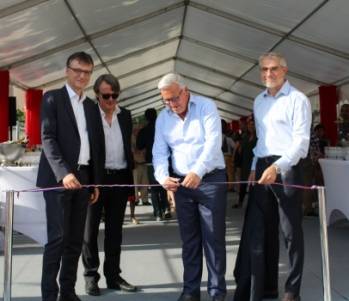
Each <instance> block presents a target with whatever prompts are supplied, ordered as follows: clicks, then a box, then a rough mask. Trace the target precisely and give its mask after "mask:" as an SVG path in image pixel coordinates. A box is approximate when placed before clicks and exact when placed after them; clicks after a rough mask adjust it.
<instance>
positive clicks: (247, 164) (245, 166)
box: [237, 116, 257, 207]
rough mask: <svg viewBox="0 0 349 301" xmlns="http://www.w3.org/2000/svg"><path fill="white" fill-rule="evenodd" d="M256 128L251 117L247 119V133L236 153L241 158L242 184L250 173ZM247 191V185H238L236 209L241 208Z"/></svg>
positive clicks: (255, 140)
mask: <svg viewBox="0 0 349 301" xmlns="http://www.w3.org/2000/svg"><path fill="white" fill-rule="evenodd" d="M256 143H257V137H256V128H255V124H254V120H253V116H251V117H248V118H247V133H246V134H245V135H244V136H243V137H242V140H241V144H239V146H238V149H237V151H238V152H239V153H240V156H241V176H240V180H241V181H242V182H244V181H247V180H248V177H249V175H250V172H251V164H252V160H253V156H254V155H253V149H254V147H255V146H256ZM246 191H247V183H241V184H240V191H239V202H238V207H241V206H242V203H243V201H244V198H245V195H246Z"/></svg>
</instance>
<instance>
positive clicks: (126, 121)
mask: <svg viewBox="0 0 349 301" xmlns="http://www.w3.org/2000/svg"><path fill="white" fill-rule="evenodd" d="M96 107H97V108H98V105H96ZM98 110H99V108H98ZM120 110H121V111H120V113H119V114H117V118H118V122H119V125H120V130H121V135H122V141H123V144H124V152H125V158H126V162H127V167H126V168H127V169H128V174H127V178H125V179H123V181H122V182H123V184H133V174H132V170H133V168H134V160H133V154H132V149H131V136H132V119H131V113H130V111H129V110H127V109H124V108H121V107H120ZM98 116H99V119H98V122H97V123H98V124H97V126H98V127H99V128H100V130H99V131H102V141H103V142H102V147H101V148H102V152H101V154H100V158H102V160H103V167H104V166H105V137H104V130H103V122H102V117H101V114H98ZM128 193H129V195H134V189H133V188H130V189H128Z"/></svg>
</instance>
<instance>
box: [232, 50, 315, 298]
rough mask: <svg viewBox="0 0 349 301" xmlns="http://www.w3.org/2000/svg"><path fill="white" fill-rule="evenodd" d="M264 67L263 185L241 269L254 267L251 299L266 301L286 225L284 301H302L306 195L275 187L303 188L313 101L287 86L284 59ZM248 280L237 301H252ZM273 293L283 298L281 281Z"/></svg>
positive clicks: (260, 113)
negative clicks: (287, 267)
mask: <svg viewBox="0 0 349 301" xmlns="http://www.w3.org/2000/svg"><path fill="white" fill-rule="evenodd" d="M259 66H260V73H261V80H262V82H263V83H264V85H265V86H266V88H267V89H266V90H265V91H264V92H262V93H261V94H259V95H258V96H257V98H256V99H255V102H254V117H255V125H256V133H257V138H258V140H257V145H256V147H255V148H254V150H253V152H254V155H255V156H254V159H253V163H252V168H251V174H250V177H249V180H250V181H251V182H253V181H255V180H257V181H258V184H259V185H254V187H253V189H252V190H253V191H252V193H253V196H254V197H252V198H250V204H249V208H248V211H247V214H246V220H245V227H246V231H245V232H246V233H249V235H250V237H247V240H249V243H250V247H251V249H252V254H250V253H249V252H241V254H242V255H241V256H242V258H241V262H240V264H242V265H241V266H240V267H239V269H240V271H242V270H244V268H243V264H244V263H246V262H249V263H250V262H252V263H251V267H250V269H251V274H252V275H253V277H252V281H251V282H252V283H251V296H250V299H249V300H261V299H262V298H263V294H265V290H266V288H265V285H266V284H268V285H270V284H271V283H270V278H273V277H277V274H278V257H279V248H278V243H277V241H278V237H279V236H278V222H280V228H281V230H282V233H283V236H284V239H285V244H286V248H287V253H288V257H289V262H290V270H289V273H288V277H287V280H286V283H285V294H284V296H283V299H282V300H283V301H299V300H300V287H301V280H302V273H303V262H304V242H303V229H302V217H303V213H302V197H301V190H299V189H296V188H292V187H287V186H280V185H272V184H273V183H275V182H279V183H283V184H285V185H287V184H302V176H301V174H300V173H301V164H302V159H303V158H305V157H306V156H307V153H308V148H309V141H310V125H311V107H310V103H309V101H308V99H307V97H306V96H305V95H304V94H303V93H301V92H300V91H298V90H297V89H296V88H294V87H293V86H291V85H290V83H289V82H288V81H287V79H286V73H287V70H288V69H287V63H286V60H285V58H284V57H283V56H282V55H280V54H278V53H267V54H264V55H262V56H261V57H260V59H259ZM247 229H248V230H247ZM249 231H251V232H249ZM242 240H244V238H242ZM240 247H241V245H240ZM244 256H245V258H244ZM249 256H251V257H252V259H249V258H248V257H249ZM248 277H251V275H248V274H240V275H239V277H238V278H237V284H238V286H237V290H236V294H235V299H234V300H237V301H239V300H244V301H245V300H247V299H246V297H241V296H242V295H243V294H242V290H243V287H244V283H246V279H248ZM276 281H277V278H276ZM268 282H269V283H268ZM273 288H274V289H275V290H276V292H267V293H268V294H271V295H274V296H273V297H277V282H276V283H274V287H273ZM264 297H265V296H264Z"/></svg>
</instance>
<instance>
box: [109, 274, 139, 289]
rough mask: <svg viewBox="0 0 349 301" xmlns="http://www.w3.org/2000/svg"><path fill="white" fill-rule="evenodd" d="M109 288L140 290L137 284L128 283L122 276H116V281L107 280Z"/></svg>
mask: <svg viewBox="0 0 349 301" xmlns="http://www.w3.org/2000/svg"><path fill="white" fill-rule="evenodd" d="M107 288H109V289H113V290H117V291H119V290H121V291H125V292H136V291H137V290H138V288H137V286H134V285H132V284H130V283H128V282H127V281H126V280H125V279H123V278H121V277H120V276H119V277H118V278H116V280H114V281H110V282H109V281H107Z"/></svg>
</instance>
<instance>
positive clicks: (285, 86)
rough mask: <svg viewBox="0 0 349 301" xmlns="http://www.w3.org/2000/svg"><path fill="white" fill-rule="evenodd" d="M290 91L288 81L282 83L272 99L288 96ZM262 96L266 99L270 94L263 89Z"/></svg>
mask: <svg viewBox="0 0 349 301" xmlns="http://www.w3.org/2000/svg"><path fill="white" fill-rule="evenodd" d="M290 89H291V85H290V83H289V81H288V80H286V81H285V82H284V84H283V85H282V87H281V89H280V90H279V91H278V92H277V93H276V95H275V96H274V98H278V97H279V96H281V95H288V94H289V93H290ZM263 96H264V97H268V96H270V94H269V93H268V89H265V90H264V92H263Z"/></svg>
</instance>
